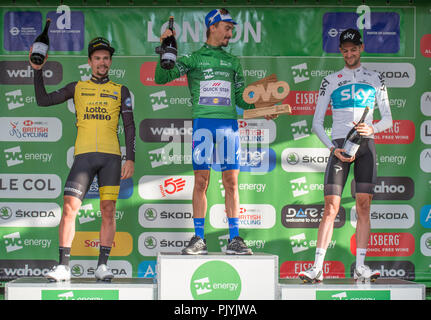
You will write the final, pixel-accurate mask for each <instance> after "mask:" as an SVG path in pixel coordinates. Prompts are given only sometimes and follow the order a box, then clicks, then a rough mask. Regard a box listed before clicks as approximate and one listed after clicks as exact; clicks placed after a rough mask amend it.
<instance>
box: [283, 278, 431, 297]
mask: <svg viewBox="0 0 431 320" xmlns="http://www.w3.org/2000/svg"><path fill="white" fill-rule="evenodd" d="M279 284H280V298H281V300H424V299H425V289H426V288H425V285H424V284H419V283H415V282H411V281H406V280H400V279H377V280H376V281H375V282H369V283H359V282H356V281H355V280H353V279H326V280H323V281H322V282H320V283H316V284H309V283H302V281H301V280H299V279H280V280H279Z"/></svg>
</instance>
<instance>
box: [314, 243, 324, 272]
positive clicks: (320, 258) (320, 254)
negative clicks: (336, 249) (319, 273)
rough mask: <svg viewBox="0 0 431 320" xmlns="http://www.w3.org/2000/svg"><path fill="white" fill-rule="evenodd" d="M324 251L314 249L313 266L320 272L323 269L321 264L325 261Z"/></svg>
mask: <svg viewBox="0 0 431 320" xmlns="http://www.w3.org/2000/svg"><path fill="white" fill-rule="evenodd" d="M325 254H326V250H325V249H322V248H316V254H315V256H314V266H315V267H316V268H318V269H320V270H322V269H323V262H324V261H325Z"/></svg>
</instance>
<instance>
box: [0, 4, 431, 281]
mask: <svg viewBox="0 0 431 320" xmlns="http://www.w3.org/2000/svg"><path fill="white" fill-rule="evenodd" d="M324 2H325V1H320V3H321V4H320V5H319V6H312V5H307V6H305V5H302V6H300V5H297V6H294V5H291V6H260V7H259V6H256V7H253V8H251V7H250V8H247V7H245V6H238V5H237V6H232V7H228V8H229V10H230V11H231V14H232V16H233V18H234V19H235V20H236V21H237V22H238V25H237V27H236V29H235V32H234V35H233V38H232V40H231V44H230V45H229V46H228V47H227V49H226V50H227V51H229V52H231V53H232V54H234V55H237V56H239V57H240V58H241V62H242V65H243V69H244V77H245V79H246V82H247V83H251V82H254V81H257V80H259V79H261V78H263V77H265V76H268V75H270V74H273V73H275V74H276V75H277V78H278V79H279V80H283V81H286V82H288V83H289V85H290V89H291V91H290V94H289V95H288V96H287V98H286V99H285V100H284V102H285V103H288V104H290V105H291V107H292V110H293V113H292V115H288V116H286V115H285V116H280V117H279V118H278V119H276V120H274V121H272V120H271V121H266V120H264V119H252V120H244V119H242V117H241V116H240V117H239V119H238V122H239V128H240V134H241V143H242V146H241V149H242V153H241V174H240V178H239V193H240V202H241V212H240V228H241V231H240V233H241V235H242V236H243V238H244V239H245V241H246V243H247V245H248V246H249V247H251V248H252V249H253V251H254V252H266V253H271V254H276V255H278V256H279V264H280V265H279V267H280V277H290V278H293V277H296V275H297V274H298V273H299V272H300V271H301V270H303V269H304V268H307V267H308V266H309V265H310V264H311V263H312V262H313V259H314V248H315V246H316V242H317V228H318V225H319V222H320V219H321V215H322V212H323V177H324V170H325V166H326V163H327V160H328V156H329V151H328V150H327V149H326V148H325V147H324V145H323V144H322V143H321V142H320V140H319V139H318V138H317V136H316V135H315V134H313V133H312V131H311V124H312V119H313V113H314V109H315V105H316V99H317V95H318V90H319V87H320V82H321V80H322V78H323V77H324V76H326V75H328V74H330V73H333V72H335V71H337V70H339V69H341V68H342V67H343V66H344V62H343V59H342V58H341V55H340V54H339V52H338V36H339V34H340V32H341V31H343V30H345V29H347V28H349V27H356V28H359V29H360V31H361V33H362V35H363V40H364V45H365V50H364V53H363V55H362V62H363V64H364V65H365V66H366V67H367V68H369V69H372V70H376V71H378V72H380V73H381V74H382V76H383V78H384V79H385V81H386V84H387V87H388V94H389V98H390V105H391V110H392V116H393V119H394V126H393V128H391V129H389V130H387V131H385V132H383V133H379V134H377V135H376V143H377V152H378V156H377V161H378V183H377V186H376V189H375V191H376V195H375V197H374V201H373V203H372V207H371V227H372V234H371V237H370V242H369V249H368V254H367V256H368V257H367V263H368V264H369V265H370V266H371V267H372V268H375V269H379V270H381V273H382V276H384V277H399V278H403V279H408V280H414V281H418V282H428V281H430V279H431V264H430V261H431V260H430V257H431V200H430V199H431V197H430V192H431V147H430V145H431V87H430V83H431V82H430V77H431V68H430V67H431V59H430V58H431V34H430V30H429V28H427V26H428V25H429V19H430V14H431V13H430V12H431V5H430V4H425V3H422V2H418V3H415V4H409V2H408V1H405V3H401V1H400V4H399V5H395V4H390V5H389V4H387V2H386V1H374V2H375V3H374V2H373V6H365V5H362V1H358V2H360V4H357V5H353V4H352V5H344V6H343V5H341V6H335V5H333V4H332V5H331V4H329V1H327V2H326V4H325V3H324ZM211 9H212V8H211V7H196V6H184V7H181V6H174V7H164V6H160V7H157V6H147V7H146V6H127V7H121V8H119V7H113V6H112V7H84V6H82V7H67V6H60V7H56V6H52V7H44V6H38V7H22V8H13V7H0V13H1V14H0V16H1V17H0V19H1V21H0V23H1V25H2V26H3V33H2V34H1V35H0V41H1V43H2V45H1V46H0V83H1V86H0V101H1V104H0V108H1V114H0V141H1V143H0V145H1V148H0V279H1V280H3V281H7V280H10V279H13V278H16V277H20V276H40V275H42V274H44V273H45V272H46V271H47V270H48V269H49V268H50V267H51V266H53V265H54V264H55V261H56V260H57V258H58V250H57V248H58V225H59V221H60V217H61V207H62V194H63V193H62V188H63V185H64V183H65V180H66V178H67V175H68V172H69V169H70V167H71V164H72V162H73V146H74V141H75V137H76V127H75V114H74V110H75V109H74V104H73V101H68V102H67V103H63V104H61V105H58V106H52V107H49V108H39V107H37V105H36V102H35V96H34V94H35V93H34V88H33V85H32V81H33V79H32V78H33V70H32V69H31V67H30V66H29V64H28V62H27V59H28V49H29V47H30V45H31V44H32V42H33V40H34V38H35V37H36V36H37V35H38V34H39V33H40V32H41V30H42V27H43V25H44V21H45V19H46V18H48V17H49V18H51V19H52V21H53V22H52V23H51V28H50V31H49V37H50V41H51V43H50V52H49V61H48V63H47V65H46V66H45V67H44V76H45V83H46V86H47V90H48V91H49V92H51V91H54V90H56V89H58V88H60V87H63V86H65V85H66V84H68V83H69V82H72V81H77V80H86V79H88V78H89V76H90V75H91V69H90V68H89V65H88V63H87V51H86V48H87V44H88V42H89V40H90V39H92V38H93V37H95V36H104V37H106V38H108V39H109V40H110V41H111V42H112V45H113V46H114V47H115V48H116V54H115V55H114V57H113V64H112V68H111V70H110V78H111V80H113V81H114V82H118V83H120V84H123V85H126V86H127V87H128V88H129V89H130V91H131V94H132V97H133V105H134V117H135V124H136V129H137V130H136V135H137V137H136V151H137V153H136V164H135V174H134V176H133V177H132V178H131V179H127V180H125V181H122V183H121V189H120V196H119V199H118V202H117V212H116V222H117V231H118V232H117V234H116V237H115V240H114V245H113V249H112V252H111V258H110V266H111V268H112V269H113V271H114V273H115V274H116V275H117V276H118V277H154V276H155V272H156V268H155V263H156V256H157V253H158V252H168V251H180V249H181V248H183V247H184V245H185V244H186V243H187V241H188V240H189V239H190V237H191V235H193V232H194V231H193V221H192V205H191V198H192V189H193V179H194V177H193V170H192V165H191V144H190V141H191V127H192V121H191V104H190V94H189V91H188V87H187V78H186V77H182V78H180V79H177V80H175V81H173V82H171V83H169V84H167V85H165V86H160V85H156V84H155V83H154V70H155V66H156V62H157V60H158V56H157V55H156V54H155V53H154V48H155V47H156V46H157V45H158V44H159V40H158V38H159V35H160V33H161V31H163V30H164V29H165V28H166V23H167V20H168V17H169V16H170V15H173V16H174V17H175V29H176V30H177V38H178V46H179V48H178V50H179V54H180V55H183V54H188V53H191V52H192V51H194V50H196V49H198V48H200V46H201V45H202V43H203V42H204V41H205V25H204V16H205V14H206V13H207V12H208V11H210V10H211ZM238 111H239V112H240V113H241V112H242V111H241V110H238ZM329 113H330V111H328V115H329ZM379 117H380V115H379V113H378V112H376V119H379ZM325 128H326V129H327V132H328V133H330V130H331V129H330V128H331V117H330V116H327V117H326V119H325ZM118 129H119V138H120V142H121V144H122V145H123V146H124V129H123V126H122V123H121V122H120V125H119V128H118ZM122 151H123V154H124V152H125V147H123V148H122ZM352 178H353V176H352V174H350V176H349V179H348V181H347V184H346V187H345V189H344V193H343V199H342V208H341V209H340V212H339V214H338V216H337V219H336V221H335V229H334V234H333V237H332V241H331V243H330V246H329V249H328V251H327V256H326V259H327V261H326V262H325V266H324V268H325V270H324V272H325V275H326V277H332V278H343V277H350V276H351V274H352V271H353V267H354V263H355V247H356V244H355V236H354V234H355V227H356V210H355V200H354V198H353V196H352ZM207 195H208V212H207V219H206V225H205V232H206V237H207V244H208V249H209V251H216V252H219V251H223V250H225V248H226V245H227V240H228V230H227V221H226V218H225V208H224V188H223V184H222V183H221V172H220V170H219V168H218V167H217V166H214V170H212V171H211V183H210V187H209V189H208V193H207ZM100 223H101V213H100V206H99V193H98V184H97V181H94V182H93V184H92V186H91V188H90V190H89V192H88V193H87V195H86V198H85V200H84V202H83V204H82V207H81V209H80V211H79V214H78V217H77V219H76V229H77V232H76V236H75V239H74V243H73V248H72V261H71V265H72V270H73V275H74V276H75V277H88V276H93V275H94V268H95V264H96V259H97V255H98V247H99V240H98V238H99V234H98V231H99V228H100Z"/></svg>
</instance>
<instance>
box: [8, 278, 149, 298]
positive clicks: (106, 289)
mask: <svg viewBox="0 0 431 320" xmlns="http://www.w3.org/2000/svg"><path fill="white" fill-rule="evenodd" d="M156 289H157V286H156V284H155V283H154V280H153V279H144V278H132V279H130V278H118V279H115V278H114V279H113V280H112V281H111V282H97V281H96V279H95V278H83V279H74V278H72V279H71V280H70V281H69V282H49V281H48V280H47V279H45V278H40V277H37V278H36V277H26V278H18V279H16V280H13V281H11V282H7V283H6V285H5V299H6V300H154V299H155V298H156Z"/></svg>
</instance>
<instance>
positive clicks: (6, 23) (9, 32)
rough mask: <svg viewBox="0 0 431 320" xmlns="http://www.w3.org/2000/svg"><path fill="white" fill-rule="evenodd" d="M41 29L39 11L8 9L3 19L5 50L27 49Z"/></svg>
mask: <svg viewBox="0 0 431 320" xmlns="http://www.w3.org/2000/svg"><path fill="white" fill-rule="evenodd" d="M41 31H42V14H41V13H40V12H39V11H22V12H14V11H9V12H6V13H5V15H4V20H3V41H4V48H5V49H6V50H7V51H27V50H29V49H30V46H31V45H32V44H33V41H34V39H35V38H36V37H37V36H38V35H39V34H40V32H41Z"/></svg>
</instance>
